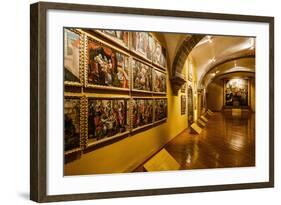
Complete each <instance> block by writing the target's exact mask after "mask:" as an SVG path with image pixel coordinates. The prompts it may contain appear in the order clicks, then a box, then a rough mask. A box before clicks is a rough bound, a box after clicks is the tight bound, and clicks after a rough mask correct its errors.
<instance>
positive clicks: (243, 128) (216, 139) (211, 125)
mask: <svg viewBox="0 0 281 205" xmlns="http://www.w3.org/2000/svg"><path fill="white" fill-rule="evenodd" d="M165 148H166V150H167V151H168V152H169V153H170V154H171V155H172V156H173V157H174V158H175V159H176V160H177V161H178V162H179V163H180V164H181V169H203V168H223V167H246V166H255V114H254V113H251V112H248V111H247V110H245V111H242V112H241V111H240V112H238V113H235V112H231V111H225V112H222V113H215V115H214V116H212V117H211V118H210V120H209V122H208V123H207V126H206V128H205V129H204V130H203V132H202V133H201V134H200V135H195V134H190V133H188V131H187V130H186V131H185V132H183V133H182V134H180V135H179V136H177V137H176V138H175V139H173V140H172V141H171V142H170V143H168V144H167V146H166V147H165Z"/></svg>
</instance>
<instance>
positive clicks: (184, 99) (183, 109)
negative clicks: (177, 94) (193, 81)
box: [181, 95, 186, 115]
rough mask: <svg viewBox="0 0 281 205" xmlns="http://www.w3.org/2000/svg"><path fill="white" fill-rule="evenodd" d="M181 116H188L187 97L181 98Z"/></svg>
mask: <svg viewBox="0 0 281 205" xmlns="http://www.w3.org/2000/svg"><path fill="white" fill-rule="evenodd" d="M181 114H182V115H185V114H186V96H185V95H182V96H181Z"/></svg>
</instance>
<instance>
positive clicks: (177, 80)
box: [170, 34, 205, 94]
mask: <svg viewBox="0 0 281 205" xmlns="http://www.w3.org/2000/svg"><path fill="white" fill-rule="evenodd" d="M204 36H205V35H200V34H196V35H192V36H188V37H186V39H185V40H184V41H183V43H182V44H181V46H180V47H179V49H178V50H177V53H176V55H175V58H174V60H173V64H172V72H171V74H172V76H171V78H170V80H171V83H172V87H173V92H174V93H175V94H177V93H178V91H179V89H180V88H181V86H182V85H183V84H184V83H185V82H186V80H185V78H184V76H183V74H182V70H183V66H184V63H185V61H186V59H187V57H188V55H189V53H190V52H191V51H192V49H193V48H194V47H195V46H196V44H197V43H199V41H201V39H202V38H204Z"/></svg>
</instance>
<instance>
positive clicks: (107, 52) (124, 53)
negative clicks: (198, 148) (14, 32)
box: [64, 29, 166, 93]
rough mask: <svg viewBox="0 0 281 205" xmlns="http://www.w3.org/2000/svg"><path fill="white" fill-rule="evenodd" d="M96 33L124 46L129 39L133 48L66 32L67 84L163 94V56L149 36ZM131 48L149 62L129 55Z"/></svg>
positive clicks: (124, 33) (132, 33) (74, 31)
mask: <svg viewBox="0 0 281 205" xmlns="http://www.w3.org/2000/svg"><path fill="white" fill-rule="evenodd" d="M95 31H97V30H95ZM98 32H100V33H103V34H104V35H107V36H111V37H112V38H114V39H117V40H119V41H122V42H124V44H125V45H129V43H128V42H129V40H128V39H129V36H130V37H131V38H132V40H131V41H132V43H131V44H132V46H131V47H129V46H128V48H127V49H128V50H126V48H124V49H123V50H122V49H120V48H117V47H114V46H112V45H111V44H109V43H107V42H105V41H103V40H101V39H99V38H97V37H96V36H93V35H91V34H89V33H86V32H83V31H82V30H77V29H65V31H64V40H65V45H64V78H65V84H66V85H81V86H82V85H84V86H86V87H94V88H106V89H121V90H130V89H132V90H133V91H145V92H156V93H166V54H165V52H164V48H162V47H161V46H160V44H159V42H157V41H156V40H155V39H154V38H153V37H152V36H151V35H150V33H148V32H126V31H120V32H119V31H109V30H101V31H100V30H99V31H98ZM149 39H151V40H149ZM149 42H150V43H149ZM151 42H154V43H151ZM131 49H132V50H133V51H134V52H136V53H140V54H142V56H145V58H146V59H148V60H144V59H140V58H138V56H136V55H132V54H131V53H130V51H131Z"/></svg>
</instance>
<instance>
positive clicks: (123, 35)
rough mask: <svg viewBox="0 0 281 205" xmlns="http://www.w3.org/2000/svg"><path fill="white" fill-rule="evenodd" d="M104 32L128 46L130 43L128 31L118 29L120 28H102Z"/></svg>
mask: <svg viewBox="0 0 281 205" xmlns="http://www.w3.org/2000/svg"><path fill="white" fill-rule="evenodd" d="M100 32H102V33H103V34H105V35H107V36H110V37H111V38H113V39H114V40H115V41H117V42H119V43H121V44H123V45H125V46H126V47H128V45H129V32H128V31H118V30H100Z"/></svg>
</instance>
